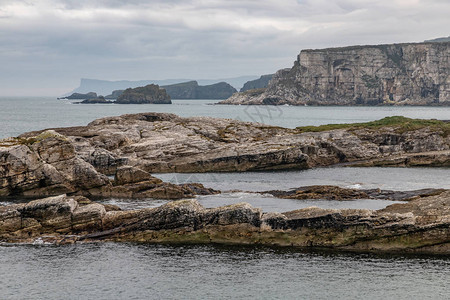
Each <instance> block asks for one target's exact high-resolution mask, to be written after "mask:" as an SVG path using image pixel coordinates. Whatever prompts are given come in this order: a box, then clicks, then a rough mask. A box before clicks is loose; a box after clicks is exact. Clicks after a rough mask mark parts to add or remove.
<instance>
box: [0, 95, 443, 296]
mask: <svg viewBox="0 0 450 300" xmlns="http://www.w3.org/2000/svg"><path fill="white" fill-rule="evenodd" d="M173 102H174V104H172V105H101V104H96V105H78V104H71V103H70V102H69V101H61V100H56V99H55V98H0V107H1V109H0V138H4V137H9V136H17V135H19V134H21V133H23V132H26V131H31V130H38V129H43V128H51V127H62V126H77V125H86V124H87V123H89V122H91V121H92V120H94V119H96V118H100V117H104V116H114V115H120V114H125V113H138V112H150V111H155V112H170V113H175V114H177V115H180V116H211V117H221V118H233V119H239V120H244V121H256V122H262V123H266V124H271V125H278V126H283V127H290V128H293V127H296V126H304V125H321V124H329V123H350V122H364V121H371V120H376V119H380V118H383V117H386V116H393V115H403V116H407V117H412V118H427V119H433V118H434V119H447V120H448V119H450V107H303V106H302V107H295V106H280V107H268V106H217V105H212V104H213V103H215V101H211V100H174V101H173ZM157 176H158V177H160V178H162V179H164V180H166V181H170V182H174V183H184V182H201V183H203V184H205V185H206V186H208V187H212V188H216V189H221V190H225V191H230V192H226V193H224V194H223V195H216V196H203V197H199V198H198V200H199V201H200V203H202V204H203V205H204V206H206V207H215V206H219V205H225V204H230V203H237V202H249V203H251V204H252V205H254V206H257V207H261V208H262V209H263V210H264V211H287V210H292V209H298V208H302V207H307V206H311V205H314V206H319V207H324V208H344V207H348V208H370V209H378V208H381V207H385V206H386V205H389V204H391V202H390V201H374V200H358V201H342V202H340V201H324V200H314V201H298V200H280V199H276V198H274V197H270V196H267V195H259V194H255V193H252V192H256V191H265V190H270V189H284V190H286V189H290V188H295V187H299V186H304V185H312V184H334V185H339V186H343V187H361V188H382V189H395V190H412V189H420V188H441V187H442V188H450V180H449V179H450V169H448V168H322V169H315V170H304V171H279V172H247V173H208V174H157ZM235 190H241V191H243V192H237V191H235ZM17 200H18V201H20V199H17ZM105 202H108V203H114V204H117V205H120V206H122V207H123V208H125V209H133V208H140V207H154V206H159V205H161V204H164V203H166V201H164V200H158V199H156V200H150V199H149V200H127V199H108V200H105ZM6 204H8V202H0V205H6ZM448 282H450V258H449V257H428V256H406V257H405V256H393V255H387V256H378V255H372V254H345V253H344V254H343V253H339V254H338V253H330V252H320V251H315V252H305V251H302V250H300V249H279V248H264V247H221V246H220V247H219V246H165V245H137V244H113V243H108V244H79V245H72V246H53V245H0V299H229V298H232V299H244V298H245V299H248V298H258V299H325V298H326V299H328V298H335V299H361V298H367V299H448V295H449V294H450V288H449V285H448Z"/></svg>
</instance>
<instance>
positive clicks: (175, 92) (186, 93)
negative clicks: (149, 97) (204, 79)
mask: <svg viewBox="0 0 450 300" xmlns="http://www.w3.org/2000/svg"><path fill="white" fill-rule="evenodd" d="M162 88H164V89H165V90H166V91H167V93H168V94H169V95H170V97H171V98H172V99H227V98H228V97H230V96H231V95H233V94H234V93H236V92H237V90H236V89H235V88H234V87H232V86H231V85H229V84H228V83H226V82H219V83H215V84H210V85H204V86H201V85H198V82H197V81H188V82H183V83H178V84H172V85H165V86H162Z"/></svg>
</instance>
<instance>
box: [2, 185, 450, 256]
mask: <svg viewBox="0 0 450 300" xmlns="http://www.w3.org/2000/svg"><path fill="white" fill-rule="evenodd" d="M449 202H450V192H449V191H444V192H442V193H441V194H439V195H435V196H429V197H423V198H418V199H415V200H412V201H410V202H408V203H406V204H394V205H390V206H388V207H386V208H385V209H381V210H377V211H373V210H365V209H340V210H336V209H320V208H317V207H309V208H305V209H300V210H295V211H290V212H285V213H263V212H262V211H261V209H259V208H254V207H252V206H250V205H249V204H247V203H240V204H235V205H229V206H224V207H219V208H210V209H208V208H204V207H202V206H201V205H200V204H199V203H198V202H197V201H196V200H178V201H172V202H169V203H167V204H165V205H163V206H160V207H157V208H148V209H140V210H132V211H121V210H120V209H118V208H117V207H114V206H112V205H107V206H105V205H102V204H99V203H95V202H92V201H90V200H89V199H87V198H85V197H82V196H67V195H60V196H56V197H50V198H45V199H39V200H34V201H31V202H29V203H24V204H14V205H9V206H4V207H0V241H2V242H8V243H33V242H35V241H36V240H40V241H41V242H47V243H56V244H66V243H76V242H97V241H115V242H143V243H195V244H205V243H218V244H241V245H244V244H245V245H271V246H291V247H307V248H314V247H320V248H331V249H335V250H351V251H360V252H361V251H362V252H365V251H377V252H402V253H432V254H449V253H450V229H449V228H450V206H449V205H448V204H449Z"/></svg>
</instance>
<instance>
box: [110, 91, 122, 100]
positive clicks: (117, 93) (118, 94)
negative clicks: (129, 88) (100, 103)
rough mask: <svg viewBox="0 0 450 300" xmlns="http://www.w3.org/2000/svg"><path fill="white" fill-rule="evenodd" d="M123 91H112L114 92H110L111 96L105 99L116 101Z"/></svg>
mask: <svg viewBox="0 0 450 300" xmlns="http://www.w3.org/2000/svg"><path fill="white" fill-rule="evenodd" d="M124 91H125V90H114V91H112V93H111V94H109V95H106V96H105V98H106V99H117V98H119V96H120V95H122V94H123V92H124Z"/></svg>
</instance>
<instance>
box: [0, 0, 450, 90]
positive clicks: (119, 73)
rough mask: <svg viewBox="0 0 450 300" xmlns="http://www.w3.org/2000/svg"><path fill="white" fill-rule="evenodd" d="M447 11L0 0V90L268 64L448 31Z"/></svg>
mask: <svg viewBox="0 0 450 300" xmlns="http://www.w3.org/2000/svg"><path fill="white" fill-rule="evenodd" d="M449 15H450V1H449V0H428V1H425V0H422V1H420V0H375V1H374V0H330V1H326V0H247V1H245V0H211V1H206V0H205V1H201V0H192V1H191V0H183V1H181V0H180V1H177V0H154V1H140V0H128V1H118V0H117V1H113V0H111V1H107V0H68V1H63V0H38V1H35V0H29V1H20V0H6V1H4V0H0V66H1V67H0V96H9V95H52V96H54V95H55V96H57V95H60V94H63V93H65V92H68V91H70V90H72V89H73V88H75V87H77V86H78V85H79V80H80V78H82V77H83V78H94V79H105V80H121V79H127V80H143V79H169V78H192V79H208V78H211V79H214V78H226V77H237V76H241V75H261V74H268V73H273V72H275V71H276V70H278V69H281V68H286V67H291V66H292V64H293V61H294V60H295V58H296V55H297V54H298V53H299V52H300V50H301V49H307V48H323V47H331V46H345V45H355V44H360V45H361V44H380V43H394V42H419V41H423V40H425V39H431V38H436V37H443V36H449V35H450V32H449V28H450V18H449Z"/></svg>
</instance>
